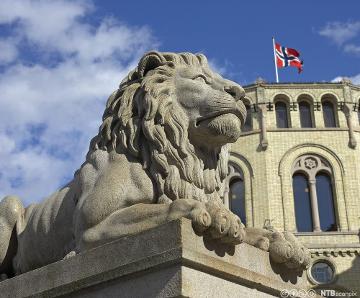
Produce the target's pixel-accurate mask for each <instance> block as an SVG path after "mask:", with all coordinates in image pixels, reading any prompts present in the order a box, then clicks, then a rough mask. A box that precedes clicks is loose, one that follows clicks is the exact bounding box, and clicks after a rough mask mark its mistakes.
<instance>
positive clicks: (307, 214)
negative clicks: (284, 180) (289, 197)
mask: <svg viewBox="0 0 360 298" xmlns="http://www.w3.org/2000/svg"><path fill="white" fill-rule="evenodd" d="M331 177H332V170H331V167H330V165H329V163H328V162H327V161H326V160H324V159H322V158H321V157H319V156H317V155H303V156H300V157H299V158H298V159H296V161H295V163H294V167H293V192H294V206H295V216H296V226H297V230H298V231H299V232H309V231H315V232H318V231H336V230H337V229H338V226H337V223H336V216H335V208H334V205H335V204H334V199H335V198H334V189H333V186H332V178H331Z"/></svg>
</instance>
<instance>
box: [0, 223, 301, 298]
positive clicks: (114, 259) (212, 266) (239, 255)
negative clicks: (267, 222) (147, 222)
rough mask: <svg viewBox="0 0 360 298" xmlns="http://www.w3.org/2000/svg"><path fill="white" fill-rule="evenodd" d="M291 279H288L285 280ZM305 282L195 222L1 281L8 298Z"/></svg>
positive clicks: (255, 288) (228, 291)
mask: <svg viewBox="0 0 360 298" xmlns="http://www.w3.org/2000/svg"><path fill="white" fill-rule="evenodd" d="M285 276H286V278H285ZM304 285H305V278H304V277H303V276H297V275H296V274H295V273H294V272H293V271H290V270H289V269H287V268H286V267H285V266H283V267H279V265H275V264H272V263H271V261H270V258H269V253H268V252H265V251H262V250H259V249H257V248H254V247H253V246H250V245H248V244H246V243H242V244H240V245H238V246H228V245H225V244H221V243H219V242H214V241H213V240H211V239H204V238H203V237H199V236H197V235H196V234H195V233H194V231H193V229H192V226H191V222H190V221H189V220H187V219H181V220H175V221H171V222H169V223H167V224H164V225H160V226H158V227H156V228H154V229H151V230H148V231H147V232H143V233H140V234H137V235H132V236H126V237H123V238H121V239H118V240H116V241H114V242H111V243H107V244H104V245H102V246H100V247H96V248H94V249H91V250H89V251H87V252H85V253H80V254H78V255H76V256H74V257H70V258H68V259H66V260H62V261H59V262H56V263H53V264H49V265H47V266H44V267H42V268H39V269H36V270H33V271H30V272H27V273H24V274H21V275H19V276H16V277H14V278H11V279H7V280H5V281H2V282H1V283H0V293H1V297H9V298H17V297H27V296H35V297H56V296H63V295H66V297H132V298H133V297H273V296H275V297H277V296H279V293H280V291H281V290H282V289H288V290H290V289H293V288H298V289H299V288H301V287H304Z"/></svg>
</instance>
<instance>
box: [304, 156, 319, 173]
mask: <svg viewBox="0 0 360 298" xmlns="http://www.w3.org/2000/svg"><path fill="white" fill-rule="evenodd" d="M304 165H305V168H307V169H309V170H311V169H313V168H316V167H317V161H316V160H315V159H314V158H312V157H307V158H306V159H305V160H304Z"/></svg>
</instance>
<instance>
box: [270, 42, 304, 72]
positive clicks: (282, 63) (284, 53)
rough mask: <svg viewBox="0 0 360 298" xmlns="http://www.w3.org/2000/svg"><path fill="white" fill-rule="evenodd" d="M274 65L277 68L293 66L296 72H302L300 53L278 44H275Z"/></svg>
mask: <svg viewBox="0 0 360 298" xmlns="http://www.w3.org/2000/svg"><path fill="white" fill-rule="evenodd" d="M275 54H276V65H277V67H279V68H281V67H287V66H294V67H296V68H297V69H298V72H299V73H300V72H302V70H303V68H302V67H303V61H302V60H300V58H299V57H300V53H299V52H298V51H297V50H295V49H291V48H285V47H283V46H281V45H280V44H278V43H275Z"/></svg>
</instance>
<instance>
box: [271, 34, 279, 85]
mask: <svg viewBox="0 0 360 298" xmlns="http://www.w3.org/2000/svg"><path fill="white" fill-rule="evenodd" d="M272 41H273V50H274V63H275V75H276V83H279V75H278V68H277V64H276V54H275V38H274V37H273V38H272Z"/></svg>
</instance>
